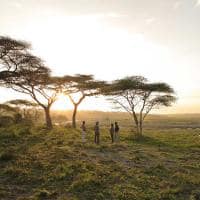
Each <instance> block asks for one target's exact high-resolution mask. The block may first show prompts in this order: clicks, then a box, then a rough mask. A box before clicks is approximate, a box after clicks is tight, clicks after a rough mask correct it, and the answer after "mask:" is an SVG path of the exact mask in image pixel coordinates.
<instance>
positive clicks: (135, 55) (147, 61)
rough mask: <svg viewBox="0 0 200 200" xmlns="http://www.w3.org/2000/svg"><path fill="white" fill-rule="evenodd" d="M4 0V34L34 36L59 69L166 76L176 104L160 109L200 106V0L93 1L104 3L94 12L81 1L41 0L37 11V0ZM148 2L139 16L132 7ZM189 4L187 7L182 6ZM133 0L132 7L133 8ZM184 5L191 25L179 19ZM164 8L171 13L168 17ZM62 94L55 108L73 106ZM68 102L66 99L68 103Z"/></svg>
mask: <svg viewBox="0 0 200 200" xmlns="http://www.w3.org/2000/svg"><path fill="white" fill-rule="evenodd" d="M1 2H2V4H1V8H0V11H2V12H1V14H0V17H1V18H2V19H4V18H6V17H7V18H8V23H7V24H5V22H3V20H1V22H0V25H1V30H0V34H1V35H8V36H11V37H14V38H17V39H22V40H26V41H30V42H31V44H32V46H33V52H34V53H35V54H36V55H38V56H40V57H41V58H42V59H43V60H44V61H45V62H46V64H47V65H48V66H49V67H50V68H51V70H52V71H53V73H54V74H55V75H64V74H76V73H82V74H94V76H95V78H97V79H99V80H108V81H110V80H113V79H117V78H121V77H124V76H128V75H143V76H145V77H147V78H148V79H149V80H150V81H158V82H159V81H164V82H167V83H169V84H170V85H171V86H172V87H173V88H174V89H175V91H176V94H177V97H178V102H177V104H176V105H174V106H173V107H172V108H170V109H169V110H163V111H162V112H165V111H166V112H182V111H183V109H182V108H183V107H184V112H194V111H196V112H200V110H199V106H198V105H197V104H198V103H196V96H199V91H200V88H199V80H200V79H199V75H198V74H199V65H200V63H199V59H198V58H199V54H198V52H199V46H198V45H197V44H199V41H198V40H199V38H198V37H197V36H198V32H199V30H196V32H195V31H194V30H195V29H196V27H197V26H195V23H197V21H196V19H197V18H198V17H197V16H198V15H199V14H198V13H199V9H200V7H199V2H198V1H197V2H195V1H194V2H193V3H192V2H191V3H190V5H189V3H187V2H186V1H185V0H184V1H183V2H182V3H178V2H174V3H173V2H172V1H169V2H166V3H163V4H162V3H161V1H158V2H157V4H156V3H155V2H154V3H153V2H152V5H151V4H150V3H146V2H145V3H144V2H143V3H142V1H141V3H139V2H138V3H136V2H135V4H133V3H128V2H127V3H125V4H122V3H121V1H120V3H119V5H121V7H122V8H123V6H125V5H126V8H127V9H125V10H126V11H125V10H120V7H119V8H118V7H117V5H118V4H116V8H112V7H110V3H108V5H107V6H108V8H110V9H108V10H107V9H106V8H105V7H104V6H103V5H100V4H98V3H95V8H96V7H99V9H100V10H99V11H96V12H84V10H82V9H81V8H80V10H79V9H78V10H76V12H75V11H74V10H73V6H75V5H78V4H73V3H72V1H65V3H64V1H62V3H60V4H59V5H57V6H56V8H55V9H54V4H53V3H52V4H51V3H50V4H48V5H46V4H45V2H41V5H40V8H41V9H39V11H38V5H36V4H34V1H29V3H27V2H26V3H25V1H22V0H18V1H17V0H15V1H12V2H11V1H10V2H9V3H8V2H7V1H4V0H1ZM146 4H148V7H147V8H146V10H148V11H149V12H147V13H149V14H145V13H143V11H141V16H140V15H139V14H138V18H134V15H133V13H135V12H136V13H137V12H138V11H137V9H136V8H137V7H138V8H139V7H141V8H142V6H144V5H146ZM154 4H155V5H157V6H158V7H159V8H160V10H159V12H157V13H155V12H154V7H155V6H154ZM92 5H93V4H91V6H92ZM122 5H123V6H122ZM186 5H187V11H185V10H183V8H185V9H186ZM88 6H89V5H88ZM93 6H94V5H93ZM131 6H132V9H129V7H131ZM43 7H44V8H45V9H42V8H43ZM68 7H69V9H68ZM30 8H31V9H32V10H31V11H30ZM70 8H71V9H70ZM89 8H90V6H89V7H88V9H89ZM85 9H86V8H85ZM134 9H135V12H134ZM5 10H6V11H7V12H5ZM22 10H24V12H26V13H27V18H24V17H23V16H22V14H21V11H22ZM34 10H35V11H37V12H34ZM146 10H145V11H146ZM162 10H163V12H161V11H162ZM181 11H182V12H185V15H186V16H187V15H188V17H190V20H192V21H193V24H194V25H193V26H192V25H191V27H188V28H187V27H186V24H184V23H182V22H179V21H178V19H179V16H180V12H181ZM11 12H13V13H15V14H14V15H12V14H11ZM166 13H171V16H173V17H170V16H168V17H165V16H166ZM188 13H193V14H191V15H189V14H188ZM195 16H196V18H195ZM13 21H15V24H17V25H18V26H17V28H16V26H14V25H13V23H14V22H13ZM170 26H172V27H171V29H170V31H169V30H168V29H169V28H170ZM188 26H189V25H188ZM176 27H180V29H181V30H182V31H181V32H180V31H179V30H177V28H176ZM183 33H184V34H183ZM164 35H166V37H164ZM191 35H193V37H192V38H190V36H191ZM183 43H185V45H184V46H183ZM186 80H187V84H185V82H186ZM183 85H184V87H183ZM7 98H12V93H9V94H7ZM61 99H64V98H61ZM61 99H60V100H59V101H60V103H59V102H56V105H55V106H54V108H58V109H67V108H68V107H71V104H70V103H69V100H66V101H64V100H61ZM0 100H1V101H3V99H0ZM89 101H90V100H87V101H86V102H84V104H83V105H81V109H87V108H90V103H89ZM94 101H96V100H94ZM61 102H62V103H61ZM64 102H65V103H66V102H68V103H67V104H66V105H64ZM98 103H99V104H98ZM191 104H192V105H191ZM96 105H97V106H96V108H94V109H100V110H101V109H102V110H105V109H110V106H109V104H107V103H106V101H105V99H104V100H103V101H102V102H101V103H100V102H98V100H97V101H96ZM92 109H93V108H92Z"/></svg>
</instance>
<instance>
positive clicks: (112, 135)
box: [110, 133, 114, 143]
mask: <svg viewBox="0 0 200 200" xmlns="http://www.w3.org/2000/svg"><path fill="white" fill-rule="evenodd" d="M110 137H111V140H112V143H113V142H114V133H110Z"/></svg>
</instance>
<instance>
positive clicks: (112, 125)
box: [110, 124, 115, 143]
mask: <svg viewBox="0 0 200 200" xmlns="http://www.w3.org/2000/svg"><path fill="white" fill-rule="evenodd" d="M114 133H115V128H114V124H111V126H110V137H111V140H112V143H113V142H114Z"/></svg>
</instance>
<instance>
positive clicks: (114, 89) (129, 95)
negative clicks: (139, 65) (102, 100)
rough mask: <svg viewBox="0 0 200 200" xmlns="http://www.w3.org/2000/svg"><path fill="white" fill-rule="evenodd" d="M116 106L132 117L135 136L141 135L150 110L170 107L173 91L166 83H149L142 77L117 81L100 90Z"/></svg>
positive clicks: (174, 98)
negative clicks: (135, 131)
mask: <svg viewBox="0 0 200 200" xmlns="http://www.w3.org/2000/svg"><path fill="white" fill-rule="evenodd" d="M102 92H103V94H104V95H106V96H110V100H112V102H113V103H115V104H116V105H117V106H120V107H122V108H123V109H125V110H126V111H127V112H128V113H130V115H131V116H132V117H133V120H134V123H135V125H136V130H137V135H138V136H141V135H142V128H143V121H144V120H145V118H146V116H147V115H148V114H149V112H150V111H151V110H152V109H156V108H159V107H160V106H170V105H171V104H172V103H173V102H174V101H175V100H176V97H175V96H174V90H173V89H172V88H171V87H170V86H169V85H168V84H166V83H150V82H148V81H147V79H146V78H144V77H142V76H130V77H125V78H123V79H118V80H115V81H113V82H111V83H110V84H108V85H107V86H106V87H104V88H103V89H102Z"/></svg>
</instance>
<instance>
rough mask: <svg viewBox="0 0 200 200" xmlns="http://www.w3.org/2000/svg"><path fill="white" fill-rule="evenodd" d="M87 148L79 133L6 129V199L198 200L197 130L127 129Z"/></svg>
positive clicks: (0, 164)
mask: <svg viewBox="0 0 200 200" xmlns="http://www.w3.org/2000/svg"><path fill="white" fill-rule="evenodd" d="M101 132H102V135H101V144H100V145H99V146H97V145H95V144H93V131H92V129H90V130H88V137H87V143H86V144H83V143H82V141H81V133H80V130H74V129H72V128H70V127H69V128H66V127H56V128H54V129H53V130H52V131H47V130H45V129H43V128H42V127H35V128H33V127H31V128H30V127H29V126H27V125H12V126H10V127H7V128H3V127H2V128H0V168H1V170H0V199H5V200H7V199H17V200H25V199H32V200H37V199H49V200H51V199H53V200H55V199H59V200H61V199H62V200H79V199H80V200H86V199H87V200H94V199H96V200H105V199H108V200H112V199H113V200H118V199H119V200H134V199H137V200H144V199H146V200H147V199H149V200H152V199H163V200H167V199H169V200H173V199H177V200H183V199H185V200H188V199H189V200H197V199H200V156H199V155H200V148H199V147H200V136H199V129H177V128H176V129H173V128H172V129H166V130H154V129H146V130H145V131H144V137H143V138H142V139H141V140H139V141H137V140H134V138H133V134H132V133H130V131H129V130H128V129H126V130H121V142H120V143H117V144H111V142H110V137H109V133H108V131H107V130H106V129H103V130H102V131H101Z"/></svg>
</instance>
